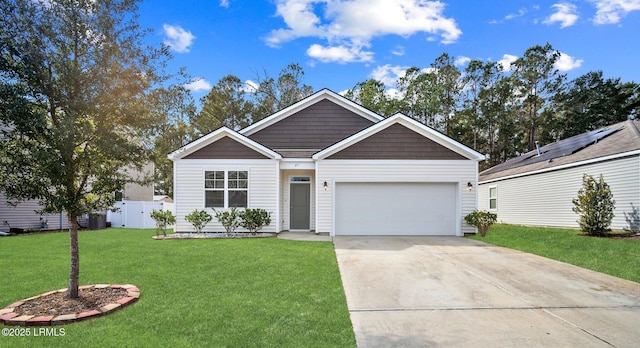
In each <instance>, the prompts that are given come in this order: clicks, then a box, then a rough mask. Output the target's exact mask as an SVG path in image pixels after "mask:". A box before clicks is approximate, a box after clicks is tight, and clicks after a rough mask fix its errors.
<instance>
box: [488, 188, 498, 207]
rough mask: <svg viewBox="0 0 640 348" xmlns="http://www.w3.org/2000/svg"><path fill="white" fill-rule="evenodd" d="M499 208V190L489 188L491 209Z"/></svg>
mask: <svg viewBox="0 0 640 348" xmlns="http://www.w3.org/2000/svg"><path fill="white" fill-rule="evenodd" d="M497 208H498V188H497V187H496V186H494V187H489V209H497Z"/></svg>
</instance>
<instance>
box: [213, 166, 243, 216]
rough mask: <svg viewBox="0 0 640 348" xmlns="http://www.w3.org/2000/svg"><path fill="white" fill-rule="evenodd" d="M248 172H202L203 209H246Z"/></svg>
mask: <svg viewBox="0 0 640 348" xmlns="http://www.w3.org/2000/svg"><path fill="white" fill-rule="evenodd" d="M248 195H249V172H247V171H241V170H229V171H223V170H216V171H206V172H204V206H205V208H231V207H236V208H246V207H247V197H248Z"/></svg>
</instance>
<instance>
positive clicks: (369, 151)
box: [328, 124, 467, 160]
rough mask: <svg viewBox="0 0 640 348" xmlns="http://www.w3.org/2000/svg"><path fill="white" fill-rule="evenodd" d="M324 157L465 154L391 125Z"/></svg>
mask: <svg viewBox="0 0 640 348" xmlns="http://www.w3.org/2000/svg"><path fill="white" fill-rule="evenodd" d="M328 159H378V160H383V159H404V160H414V159H415V160H463V159H467V158H466V157H464V156H462V155H460V154H458V153H456V152H454V151H452V150H450V149H448V148H446V147H444V146H442V145H440V144H438V143H436V142H435V141H433V140H431V139H428V138H426V137H424V136H422V135H420V134H418V133H416V132H414V131H412V130H411V129H409V128H407V127H405V126H403V125H400V124H394V125H392V126H389V127H388V128H386V129H384V130H382V131H380V132H378V133H376V134H373V135H371V136H369V137H368V138H366V139H363V140H361V141H359V142H357V143H355V144H353V145H351V146H349V147H348V148H346V149H344V150H342V151H339V152H337V153H335V154H333V155H331V156H329V157H328Z"/></svg>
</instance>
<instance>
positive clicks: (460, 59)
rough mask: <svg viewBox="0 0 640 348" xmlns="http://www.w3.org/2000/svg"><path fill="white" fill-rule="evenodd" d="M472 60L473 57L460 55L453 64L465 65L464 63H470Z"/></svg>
mask: <svg viewBox="0 0 640 348" xmlns="http://www.w3.org/2000/svg"><path fill="white" fill-rule="evenodd" d="M470 61H471V58H469V57H465V56H460V57H457V58H456V60H455V61H454V62H453V65H455V66H463V65H465V64H467V63H469V62H470Z"/></svg>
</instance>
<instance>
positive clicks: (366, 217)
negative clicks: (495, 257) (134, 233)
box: [169, 89, 484, 236]
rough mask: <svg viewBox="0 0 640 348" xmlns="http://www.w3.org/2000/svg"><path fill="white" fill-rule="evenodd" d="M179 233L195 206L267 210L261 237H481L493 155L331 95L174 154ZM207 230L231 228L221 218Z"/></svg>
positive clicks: (325, 92)
mask: <svg viewBox="0 0 640 348" xmlns="http://www.w3.org/2000/svg"><path fill="white" fill-rule="evenodd" d="M169 158H170V159H171V160H173V162H174V202H175V212H176V218H177V223H176V231H177V232H189V231H192V230H193V229H192V226H191V225H190V224H189V223H188V222H187V221H185V216H186V215H187V214H189V213H190V212H192V211H193V210H195V209H205V210H207V211H208V212H209V213H210V214H212V215H213V209H215V210H224V209H229V208H231V207H238V208H245V207H248V208H262V209H265V210H267V211H268V212H270V213H271V221H272V222H271V224H270V225H269V226H266V227H265V228H263V229H262V230H261V231H264V232H280V231H308V232H317V233H329V234H330V235H331V236H335V235H456V236H462V235H463V234H464V233H475V228H474V227H472V226H467V225H466V224H464V222H463V216H464V215H466V214H468V213H470V212H472V211H473V210H474V209H476V203H477V190H476V189H475V188H476V183H477V177H478V162H479V161H480V160H482V159H484V156H483V155H481V154H479V153H477V152H476V151H473V150H472V149H470V148H468V147H467V146H465V145H463V144H460V143H459V142H457V141H455V140H453V139H451V138H449V137H447V136H445V135H443V134H441V133H439V132H437V131H435V130H433V129H431V128H429V127H427V126H425V125H423V124H421V123H419V122H417V121H415V120H413V119H411V118H408V117H406V116H403V115H401V114H397V115H394V116H391V117H389V118H386V119H385V118H383V117H381V116H379V115H378V114H376V113H374V112H372V111H370V110H367V109H366V108H364V107H362V106H360V105H358V104H356V103H354V102H352V101H350V100H348V99H346V98H344V97H342V96H340V95H339V94H336V93H334V92H332V91H330V90H327V89H323V90H321V91H319V92H317V93H315V94H313V95H311V96H309V97H307V98H305V99H303V100H302V101H300V102H297V103H295V104H293V105H291V106H289V107H287V108H285V109H283V110H281V111H279V112H277V113H275V114H273V115H271V116H269V117H267V118H265V119H263V120H261V121H259V122H256V123H254V124H252V125H250V126H248V127H246V128H244V129H241V130H239V131H234V130H232V129H229V128H226V127H222V128H219V129H217V130H215V131H213V132H211V133H209V134H207V135H205V136H203V137H201V138H200V139H197V140H195V141H193V142H191V143H189V144H187V145H185V146H183V147H181V148H180V149H178V150H176V151H174V152H172V153H171V154H169ZM204 231H205V232H207V231H210V232H220V231H224V229H223V227H222V225H221V224H219V223H218V222H217V221H216V220H215V218H214V220H213V221H212V222H210V223H209V224H208V225H207V226H206V227H205V229H204Z"/></svg>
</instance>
